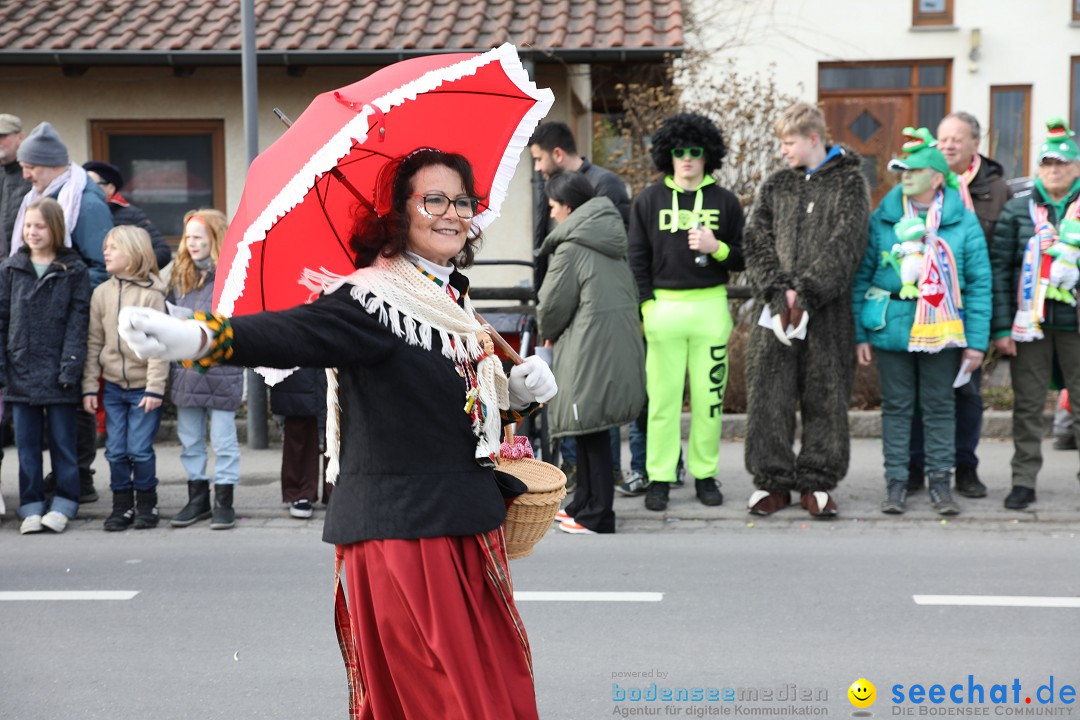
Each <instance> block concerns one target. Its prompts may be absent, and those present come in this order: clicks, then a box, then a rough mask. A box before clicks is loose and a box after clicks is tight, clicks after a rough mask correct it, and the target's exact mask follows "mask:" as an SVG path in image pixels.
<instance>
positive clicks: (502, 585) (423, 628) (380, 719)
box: [335, 528, 538, 720]
mask: <svg viewBox="0 0 1080 720" xmlns="http://www.w3.org/2000/svg"><path fill="white" fill-rule="evenodd" d="M342 565H344V567H345V585H347V587H348V594H349V599H348V603H347V607H346V602H345V597H344V595H343V593H342V591H341V584H340V571H341V567H342ZM337 569H338V570H337V572H338V580H339V582H338V583H337V606H336V612H335V615H336V618H335V619H336V624H337V631H338V642H339V643H340V645H341V652H342V656H343V657H344V659H345V666H346V670H347V673H348V676H349V689H350V717H354V718H362V719H363V720H399V719H400V720H406V719H409V720H430V719H432V718H440V719H442V720H457V719H459V718H460V720H509V719H511V718H514V719H526V720H528V719H536V718H537V717H538V716H537V712H536V695H535V691H534V689H533V678H532V655H531V653H530V651H529V640H528V638H527V637H526V635H525V628H524V626H523V625H522V623H521V617H520V616H519V615H518V612H517V608H516V607H515V605H514V593H513V587H512V585H511V582H510V573H509V569H508V562H507V559H506V550H505V545H504V541H503V532H502V529H501V528H500V529H498V530H494V531H492V532H488V533H483V534H481V535H471V536H467V537H437V538H423V539H420V540H367V541H364V542H360V543H355V544H352V545H345V546H338V548H337Z"/></svg>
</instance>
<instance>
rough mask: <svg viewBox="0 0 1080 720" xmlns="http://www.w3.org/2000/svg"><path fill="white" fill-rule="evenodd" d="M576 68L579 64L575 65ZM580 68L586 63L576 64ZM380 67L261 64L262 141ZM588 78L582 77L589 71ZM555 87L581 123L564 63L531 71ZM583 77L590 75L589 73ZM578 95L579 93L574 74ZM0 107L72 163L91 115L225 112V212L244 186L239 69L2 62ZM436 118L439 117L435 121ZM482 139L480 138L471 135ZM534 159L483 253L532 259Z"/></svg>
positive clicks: (488, 279) (477, 279)
mask: <svg viewBox="0 0 1080 720" xmlns="http://www.w3.org/2000/svg"><path fill="white" fill-rule="evenodd" d="M578 67H582V66H578ZM583 67H585V68H586V69H587V66H583ZM376 69H377V68H373V67H362V68H361V67H309V68H308V69H307V71H306V72H305V73H304V74H303V75H302V76H301V77H289V76H288V75H287V74H286V72H285V69H284V68H282V67H261V68H259V111H258V118H259V147H260V150H261V149H264V148H266V147H267V146H269V145H270V144H271V143H272V142H274V140H276V139H277V138H278V137H279V136H280V135H281V133H282V132H283V131H284V130H285V128H284V126H283V125H282V124H281V122H280V121H279V120H278V119H277V117H276V116H275V115H274V114H273V108H275V107H279V108H281V109H282V111H283V112H284V113H285V114H286V115H287V116H289V117H291V118H293V119H295V118H296V117H298V116H299V115H300V113H301V112H303V110H304V108H305V107H307V104H308V102H310V100H311V99H312V98H314V97H315V96H316V95H318V94H319V93H321V92H326V91H328V90H333V89H335V88H338V87H341V86H343V85H347V84H349V83H352V82H356V81H357V80H359V79H361V78H362V77H364V76H366V75H368V74H370V73H371V72H373V71H374V70H376ZM586 78H587V74H586ZM534 79H535V81H536V82H537V84H538V85H539V86H540V87H548V88H551V90H552V91H553V92H554V93H555V97H556V102H555V106H554V108H553V110H552V112H551V114H550V115H549V117H548V119H549V120H562V121H564V122H568V123H570V124H571V127H577V128H578V129H579V130H580V128H581V127H585V128H586V129H588V123H587V122H584V123H581V122H579V120H580V119H581V118H582V117H586V118H587V107H586V108H582V107H580V103H575V102H572V101H571V98H572V97H573V96H574V92H572V90H571V81H570V80H569V79H568V77H567V70H566V68H565V67H563V66H561V65H540V66H537V68H536V77H535V78H534ZM586 82H587V80H586ZM574 83H575V89H576V90H577V94H578V95H581V94H582V93H585V97H586V98H587V97H588V94H587V93H588V89H587V88H585V89H583V88H582V81H581V80H580V78H579V79H578V80H575V81H574ZM0 98H3V101H2V102H0V112H9V113H13V114H15V115H18V116H19V117H21V118H22V120H23V123H24V125H25V126H26V128H27V130H28V131H29V129H30V128H32V127H33V126H35V125H37V124H38V123H39V122H41V121H43V120H48V121H49V122H50V123H52V124H53V126H54V127H56V129H57V131H58V132H59V133H60V136H61V137H62V138H63V139H64V142H65V144H66V145H67V146H68V150H69V152H70V154H71V158H72V160H74V161H76V162H79V163H82V162H85V161H86V160H90V159H92V158H90V121H91V120H119V119H123V120H179V119H222V120H224V124H225V169H226V193H225V196H226V205H227V207H226V208H224V209H225V210H226V212H227V213H228V214H229V216H230V217H231V216H232V214H233V213H234V212H235V211H236V208H237V206H238V205H239V202H240V196H241V193H242V192H243V187H244V178H245V176H246V171H247V151H246V148H245V140H244V121H243V93H242V85H241V77H240V68H239V67H206V68H198V69H196V71H195V73H194V74H193V75H192V76H190V77H175V76H174V75H173V72H172V69H171V68H168V67H94V68H90V69H89V70H87V72H86V73H85V74H83V75H82V76H81V77H75V78H68V77H64V76H63V75H62V73H61V71H60V68H59V67H56V66H52V67H37V66H26V67H22V66H8V67H5V68H4V72H3V73H0ZM436 121H437V120H436ZM478 140H482V139H478ZM532 192H533V190H532V161H531V158H530V156H529V153H528V150H527V149H526V150H525V151H524V152H523V153H522V158H521V161H520V163H519V164H518V168H517V172H516V173H515V175H514V178H513V181H512V182H511V187H510V191H509V195H508V197H507V199H506V201H505V202H504V204H503V207H502V215H501V217H500V218H499V219H498V220H497V221H495V223H493V224H492V225H491V226H490V227H489V229H488V230H487V232H486V233H485V235H486V241H485V243H484V247H483V249H482V250H481V252H480V255H479V257H480V258H481V259H519V260H527V259H531V256H532V222H533V201H532ZM469 274H470V277H471V278H472V281H473V284H474V285H475V286H478V287H480V286H509V285H517V284H519V283H522V282H527V281H531V278H532V274H531V272H530V271H528V270H527V269H525V268H510V269H495V268H490V269H489V268H475V269H474V270H472V271H471V272H470V273H469Z"/></svg>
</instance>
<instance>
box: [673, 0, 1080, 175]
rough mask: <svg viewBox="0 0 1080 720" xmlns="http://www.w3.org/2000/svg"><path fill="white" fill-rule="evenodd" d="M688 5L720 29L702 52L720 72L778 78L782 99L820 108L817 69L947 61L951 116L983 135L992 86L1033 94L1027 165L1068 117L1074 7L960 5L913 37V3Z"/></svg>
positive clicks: (698, 0) (708, 32)
mask: <svg viewBox="0 0 1080 720" xmlns="http://www.w3.org/2000/svg"><path fill="white" fill-rule="evenodd" d="M689 2H690V3H691V7H692V9H693V12H694V14H695V15H696V16H698V17H702V18H706V19H709V18H712V19H713V20H715V21H707V22H705V23H704V26H705V31H704V32H703V34H702V37H701V41H700V44H701V46H702V47H704V48H709V49H714V50H715V51H714V52H713V53H712V56H713V57H714V58H716V60H717V62H718V65H717V67H721V65H720V64H719V63H722V62H725V61H727V60H728V59H730V58H734V59H735V60H736V62H737V66H738V67H739V68H740V69H741V70H743V71H745V72H747V73H755V72H757V73H765V72H768V71H770V70H772V71H773V73H774V75H775V78H776V80H777V83H778V85H779V87H780V89H781V90H783V91H784V92H787V93H790V94H793V95H796V96H798V97H802V98H805V99H809V100H816V99H817V97H818V85H817V81H818V63H820V62H831V61H870V60H922V59H951V60H952V78H951V83H952V88H951V106H950V107H949V108H948V110H949V111H957V110H966V111H967V112H970V113H972V114H974V115H975V116H976V117H978V118H979V120H980V122H981V123H982V124H983V126H984V128H985V127H988V126H989V123H990V87H991V85H1031V86H1032V93H1031V142H1030V149H1029V150H1030V151H1029V157H1031V158H1034V157H1035V156H1036V154H1037V152H1036V151H1037V148H1038V146H1039V145H1040V144H1041V143H1042V141H1043V139H1044V132H1043V121H1044V120H1045V119H1046V118H1048V117H1050V116H1054V115H1059V116H1065V117H1068V114H1069V78H1070V73H1069V68H1070V56H1073V55H1080V25H1078V24H1076V23H1073V22H1072V15H1071V12H1072V11H1071V4H1070V3H1069V2H1064V1H1056V0H1055V1H1049V0H1041V1H1040V2H1020V3H1018V2H1014V1H1012V0H955V1H954V3H953V6H954V8H955V11H954V16H953V20H954V26H952V27H949V28H943V29H926V28H913V27H912V25H911V14H912V2H911V0H791V1H785V2H775V3H760V2H756V1H755V0H689ZM721 20H722V22H721ZM976 30H977V31H978V39H979V45H978V48H977V51H976V53H975V59H974V60H972V59H971V58H970V55H971V52H972V49H973V43H972V39H973V31H976ZM932 129H934V128H932ZM984 135H985V133H984ZM980 149H981V150H982V151H983V152H986V151H987V147H986V138H985V137H984V138H983V146H982V147H981V148H980Z"/></svg>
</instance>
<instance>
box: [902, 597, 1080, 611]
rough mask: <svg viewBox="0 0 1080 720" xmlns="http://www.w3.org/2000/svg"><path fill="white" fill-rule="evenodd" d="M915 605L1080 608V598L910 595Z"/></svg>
mask: <svg viewBox="0 0 1080 720" xmlns="http://www.w3.org/2000/svg"><path fill="white" fill-rule="evenodd" d="M911 598H912V599H913V600H914V601H915V604H916V605H979V606H983V607H1044V608H1080V597H1046V596H1038V595H1032V596H1028V595H912V596H911Z"/></svg>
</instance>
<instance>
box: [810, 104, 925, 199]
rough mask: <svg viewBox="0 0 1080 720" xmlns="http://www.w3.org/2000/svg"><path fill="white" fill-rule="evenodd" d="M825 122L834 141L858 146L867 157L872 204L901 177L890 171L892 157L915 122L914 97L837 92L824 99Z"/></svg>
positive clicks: (853, 146) (859, 150)
mask: <svg viewBox="0 0 1080 720" xmlns="http://www.w3.org/2000/svg"><path fill="white" fill-rule="evenodd" d="M822 109H823V110H824V113H825V122H826V124H827V125H828V127H829V135H830V137H831V138H832V141H833V142H839V143H842V144H844V145H847V146H848V147H850V148H852V149H853V150H855V152H857V153H859V155H861V156H862V158H863V174H864V175H866V181H867V182H868V183H869V184H870V202H871V208H875V207H877V204H878V203H879V202H881V198H883V197H885V193H887V192H889V190H891V189H892V187H893V186H894V185H896V183H897V182H898V181H899V179H900V178H899V176H898V175H897V174H895V173H892V172H889V170H888V165H889V160H891V159H892V158H893V156H895V155H896V154H897V153H898V152H899V150H900V146H901V145H902V144H903V138H902V132H903V130H904V128H905V127H907V126H908V125H910V124H911V122H912V120H911V118H912V111H911V98H910V97H903V96H879V95H873V96H866V95H858V96H856V95H850V96H841V97H837V96H833V97H826V98H823V100H822Z"/></svg>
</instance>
